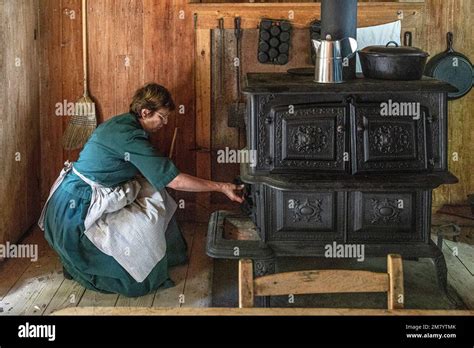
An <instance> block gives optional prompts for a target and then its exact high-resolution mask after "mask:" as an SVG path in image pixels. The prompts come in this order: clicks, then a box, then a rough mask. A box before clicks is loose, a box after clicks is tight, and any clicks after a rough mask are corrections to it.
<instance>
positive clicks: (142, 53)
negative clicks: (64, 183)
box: [40, 0, 195, 200]
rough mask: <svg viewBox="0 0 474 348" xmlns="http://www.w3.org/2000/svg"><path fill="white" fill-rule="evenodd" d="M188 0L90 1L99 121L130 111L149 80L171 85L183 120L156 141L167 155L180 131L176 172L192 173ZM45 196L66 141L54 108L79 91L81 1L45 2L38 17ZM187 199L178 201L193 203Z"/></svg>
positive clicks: (93, 90) (191, 31)
mask: <svg viewBox="0 0 474 348" xmlns="http://www.w3.org/2000/svg"><path fill="white" fill-rule="evenodd" d="M186 4H187V1H186V0H173V1H155V0H120V1H110V0H92V1H89V3H88V16H89V19H88V22H89V23H88V28H89V59H88V61H89V66H90V68H89V72H90V73H89V75H90V76H89V77H90V93H91V95H92V96H93V98H94V99H95V101H96V103H97V111H98V113H99V122H103V121H105V120H107V119H109V118H110V117H112V116H114V115H118V114H121V113H124V112H128V106H129V103H130V100H131V97H132V95H133V93H134V91H135V90H136V89H137V88H138V87H141V86H142V85H143V84H144V83H146V82H151V81H154V82H157V83H160V84H162V85H164V86H166V87H168V88H169V89H170V91H171V93H172V94H173V96H174V99H175V102H176V104H177V105H182V106H184V111H185V113H184V114H179V113H177V112H176V113H175V114H174V117H172V118H171V119H170V122H169V124H168V127H167V129H166V131H161V132H160V133H159V134H157V135H156V136H154V137H153V142H154V144H155V145H156V146H157V147H158V149H159V150H160V151H162V152H164V153H168V151H169V148H170V144H171V140H172V136H173V132H174V129H175V127H178V128H179V131H178V146H177V147H176V152H175V157H174V158H175V161H176V163H177V166H178V167H179V169H180V170H182V171H183V172H187V173H190V174H194V173H195V159H194V152H193V151H192V150H193V149H194V148H195V145H194V139H195V135H194V128H195V127H194V84H193V80H194V75H193V61H194V56H193V53H194V51H193V43H194V29H193V17H192V14H191V13H190V12H189V10H188V9H187V6H186ZM40 21H41V44H42V45H41V51H42V54H41V60H42V68H43V69H42V76H41V95H42V98H41V139H42V145H43V151H42V155H41V162H42V174H43V175H42V198H43V200H44V199H45V198H46V197H47V193H48V190H49V188H50V187H51V185H52V183H53V182H54V180H55V178H56V177H57V175H58V173H59V171H60V169H61V168H62V164H63V162H64V161H65V160H66V159H72V160H75V159H76V158H77V153H71V154H68V153H65V152H63V150H62V147H61V135H62V133H63V131H64V130H65V127H66V125H67V119H66V118H64V117H57V116H55V115H54V110H55V107H54V106H55V104H56V103H58V102H61V101H63V100H67V101H68V102H74V101H75V100H76V99H78V98H79V97H80V96H81V93H82V77H81V76H82V58H81V57H82V45H81V42H82V41H81V40H82V38H81V25H82V20H81V1H80V0H42V1H41V11H40ZM188 196H189V195H185V194H182V195H180V196H179V197H184V198H186V197H188Z"/></svg>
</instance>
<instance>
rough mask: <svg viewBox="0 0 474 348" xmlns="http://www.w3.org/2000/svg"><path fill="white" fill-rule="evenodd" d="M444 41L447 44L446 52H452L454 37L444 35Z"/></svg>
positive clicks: (449, 33)
mask: <svg viewBox="0 0 474 348" xmlns="http://www.w3.org/2000/svg"><path fill="white" fill-rule="evenodd" d="M446 41H447V42H448V52H454V48H453V41H454V35H453V33H451V32H448V33H447V34H446Z"/></svg>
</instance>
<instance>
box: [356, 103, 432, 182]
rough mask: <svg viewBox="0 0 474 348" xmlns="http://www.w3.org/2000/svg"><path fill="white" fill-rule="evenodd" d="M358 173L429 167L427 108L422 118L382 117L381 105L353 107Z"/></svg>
mask: <svg viewBox="0 0 474 348" xmlns="http://www.w3.org/2000/svg"><path fill="white" fill-rule="evenodd" d="M352 107H353V112H352V114H353V115H354V116H353V117H354V121H353V125H354V128H355V129H354V132H355V136H354V137H353V141H354V142H355V143H353V148H354V150H355V157H354V158H353V161H352V163H353V171H354V173H360V172H376V171H381V172H384V171H400V172H401V171H407V170H409V171H424V170H427V169H428V163H427V162H428V161H427V150H428V149H427V147H428V146H427V140H426V126H425V122H426V113H427V111H426V109H424V108H420V109H419V110H420V113H419V114H418V117H412V116H382V114H381V110H382V108H381V106H380V105H378V104H373V105H370V104H368V105H356V106H352Z"/></svg>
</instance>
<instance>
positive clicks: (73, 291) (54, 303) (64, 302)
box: [43, 279, 86, 315]
mask: <svg viewBox="0 0 474 348" xmlns="http://www.w3.org/2000/svg"><path fill="white" fill-rule="evenodd" d="M85 291H86V289H85V288H84V287H83V286H82V285H80V284H79V283H77V282H76V281H74V280H68V279H64V281H63V282H62V284H61V286H60V287H59V289H58V290H57V291H56V293H55V294H54V295H53V296H52V298H51V301H50V303H49V304H48V306H47V307H46V309H45V311H44V313H43V315H50V314H51V313H53V312H56V311H58V310H61V309H65V308H70V307H76V306H77V304H78V303H79V301H80V300H81V298H82V295H83V294H84V292H85Z"/></svg>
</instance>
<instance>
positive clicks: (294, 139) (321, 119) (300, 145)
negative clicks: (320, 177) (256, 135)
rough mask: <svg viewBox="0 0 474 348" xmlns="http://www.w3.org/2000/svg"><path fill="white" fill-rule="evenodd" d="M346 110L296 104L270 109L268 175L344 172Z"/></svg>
mask: <svg viewBox="0 0 474 348" xmlns="http://www.w3.org/2000/svg"><path fill="white" fill-rule="evenodd" d="M347 109H348V108H347V107H346V106H344V105H340V104H339V105H337V106H333V105H322V104H299V105H284V106H277V107H274V108H272V109H271V112H270V121H271V132H270V140H271V157H272V158H273V159H272V162H273V163H272V167H273V168H272V170H271V171H272V172H280V173H281V172H285V173H288V172H291V171H294V172H302V171H303V172H306V171H318V172H345V171H347V170H348V169H349V167H350V165H349V164H350V158H349V154H348V152H347V151H348V150H347V147H346V144H347V143H348V139H347V136H348V133H349V132H348V131H346V130H347V129H346V128H347V127H348V122H346V114H347Z"/></svg>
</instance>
